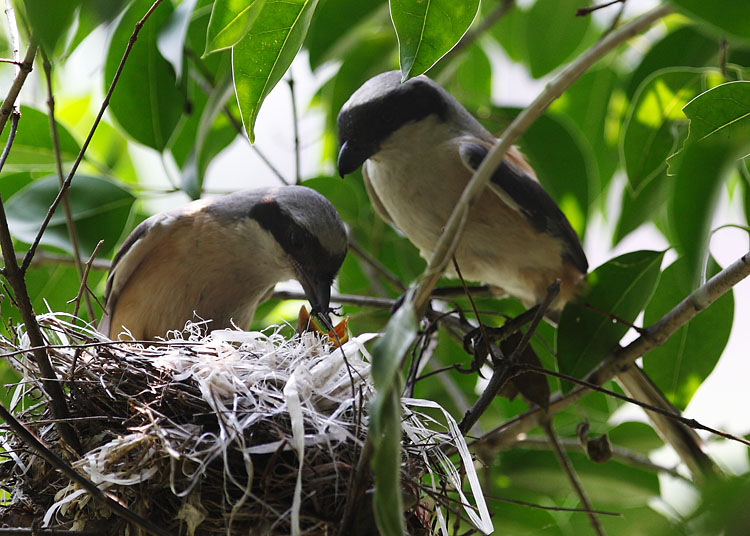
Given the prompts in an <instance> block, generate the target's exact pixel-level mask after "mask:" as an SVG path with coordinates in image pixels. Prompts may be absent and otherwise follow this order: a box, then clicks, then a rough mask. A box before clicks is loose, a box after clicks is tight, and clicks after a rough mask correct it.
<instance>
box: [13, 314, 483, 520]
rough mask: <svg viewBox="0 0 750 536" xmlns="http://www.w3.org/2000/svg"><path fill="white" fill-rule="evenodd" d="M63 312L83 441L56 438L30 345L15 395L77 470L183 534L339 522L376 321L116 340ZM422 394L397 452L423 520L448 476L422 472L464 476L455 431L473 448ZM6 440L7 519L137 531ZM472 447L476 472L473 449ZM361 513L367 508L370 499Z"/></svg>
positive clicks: (46, 324) (57, 336)
mask: <svg viewBox="0 0 750 536" xmlns="http://www.w3.org/2000/svg"><path fill="white" fill-rule="evenodd" d="M66 318H67V317H66V316H65V315H54V314H48V315H43V316H41V317H40V323H41V325H42V326H43V328H44V331H45V334H46V336H47V338H48V340H49V343H50V345H55V347H54V348H50V349H49V355H50V358H51V360H52V363H53V367H54V368H55V370H56V372H57V374H58V376H59V377H60V378H61V379H62V380H63V381H64V383H65V386H66V392H67V400H66V402H67V404H68V408H69V410H70V413H71V417H72V418H71V423H72V424H73V426H74V427H75V429H76V431H77V433H78V436H79V438H80V440H81V443H82V446H83V449H84V454H83V455H82V456H77V455H74V453H71V452H70V451H69V450H66V449H64V448H63V447H62V445H61V442H60V441H59V440H58V436H57V434H56V432H55V428H54V425H53V423H52V421H51V419H52V418H51V414H50V413H49V410H48V409H47V407H46V404H44V403H43V402H44V400H43V399H42V398H41V382H40V381H39V380H38V376H39V374H38V371H37V369H36V365H35V363H34V362H33V360H31V358H28V359H27V358H24V357H20V356H19V357H17V358H15V359H16V363H17V365H18V368H19V370H20V371H21V372H22V374H23V376H24V377H23V380H22V381H21V382H20V383H18V384H17V385H16V387H15V392H14V402H15V404H16V414H17V415H18V416H19V418H20V419H21V420H22V421H24V422H26V423H27V424H28V425H29V426H30V427H31V428H32V429H33V430H34V431H35V432H36V434H37V435H39V436H40V437H41V439H42V440H43V441H44V442H45V443H46V444H47V445H49V446H50V448H51V449H52V450H55V451H56V452H57V453H58V454H62V455H63V456H64V457H66V458H67V459H68V460H70V462H71V464H72V465H73V466H74V467H75V468H76V469H78V470H79V471H80V472H81V473H82V474H84V475H86V476H87V477H88V478H89V479H90V480H92V481H93V482H95V483H96V484H97V485H98V486H99V487H100V488H101V489H105V490H107V491H108V492H110V493H111V494H112V495H113V496H114V497H116V498H117V500H118V501H120V502H121V503H122V504H125V505H127V506H128V507H129V508H130V509H131V510H133V511H135V512H136V513H138V514H140V515H142V516H143V517H147V518H148V519H150V520H151V521H152V522H154V523H156V524H157V525H159V526H161V527H163V528H164V529H165V530H166V531H168V532H172V533H174V534H188V535H208V534H292V533H300V534H311V535H312V534H330V535H333V534H338V530H337V529H338V525H339V523H340V521H341V517H342V514H343V510H344V506H345V504H346V501H347V499H348V497H349V485H350V479H351V475H352V472H353V471H354V469H355V468H356V464H357V461H358V459H359V454H360V450H361V448H362V445H363V443H364V439H365V437H366V433H367V425H368V416H367V409H368V401H369V399H370V397H371V395H372V394H373V388H372V385H371V382H370V365H369V363H368V359H369V355H368V353H367V349H366V348H365V346H364V345H365V343H366V342H368V341H369V340H371V339H372V338H374V337H375V335H371V334H367V335H360V336H358V337H354V338H352V339H350V340H349V341H348V342H346V343H345V344H344V345H343V346H342V347H341V348H333V347H332V345H331V343H330V341H328V340H327V338H326V339H323V338H322V337H319V336H318V335H316V334H312V333H305V334H303V335H297V336H295V337H293V338H292V339H286V338H284V337H283V336H282V335H281V334H280V333H279V329H278V328H273V329H269V330H267V331H265V332H243V331H233V330H222V331H214V332H212V333H211V334H210V335H208V336H207V337H201V336H200V335H199V333H200V330H199V329H197V328H196V329H188V330H187V331H186V332H185V333H171V334H170V339H169V340H168V341H164V342H163V343H159V344H153V345H148V346H144V345H141V344H135V343H122V342H113V341H108V340H106V339H103V338H102V335H101V334H98V333H97V332H95V331H94V330H91V329H88V328H81V327H78V326H76V325H74V324H72V323H71V321H72V320H71V319H69V318H67V320H66ZM69 320H70V321H69ZM183 337H185V338H183ZM2 342H3V346H4V347H5V348H4V351H5V352H10V351H14V350H18V349H23V346H24V344H25V343H24V334H23V333H20V334H19V338H18V341H16V342H11V341H2ZM39 402H42V403H39ZM416 402H417V403H413V401H412V402H408V401H407V402H406V403H405V404H404V408H403V409H404V413H405V420H404V423H405V424H404V427H405V428H404V429H405V432H406V433H405V434H404V439H403V446H404V449H403V452H404V456H403V460H402V482H403V485H404V489H405V493H407V494H409V495H411V496H414V497H415V498H416V500H414V501H412V504H411V505H409V511H407V512H405V516H406V519H407V525H408V526H409V527H410V531H411V532H413V533H415V534H416V533H431V532H432V530H431V525H432V522H431V519H433V518H434V519H437V517H439V518H441V519H442V514H439V515H438V516H437V517H435V516H434V515H433V514H434V513H435V512H436V511H435V510H434V509H435V508H438V507H439V504H440V503H441V496H443V495H445V491H440V492H438V491H437V490H438V489H439V487H438V485H437V482H436V481H435V480H434V478H433V485H432V486H431V487H430V489H427V490H426V488H425V486H424V483H423V477H424V476H425V475H426V474H428V473H430V474H440V475H446V474H447V473H451V471H452V472H454V473H455V475H454V476H453V477H451V476H448V477H447V480H446V481H445V484H446V485H447V487H448V489H450V488H451V487H452V486H455V487H460V486H461V483H460V478H459V477H458V471H456V469H455V467H454V466H453V464H452V463H451V462H450V460H448V458H447V457H445V456H444V455H443V454H442V451H441V446H446V447H447V448H452V447H456V446H457V445H456V441H459V442H461V443H462V448H463V449H464V450H465V443H463V439H462V438H461V437H460V435H457V433H456V430H453V429H452V426H453V427H455V423H452V424H451V422H452V419H451V418H450V416H448V415H447V413H445V412H443V415H444V417H445V419H449V420H450V421H451V422H448V423H447V424H446V425H445V426H444V428H443V429H442V430H435V427H436V423H437V421H435V420H434V419H433V418H427V417H425V416H422V415H421V414H419V413H417V412H416V411H414V410H413V409H411V408H412V407H415V408H416V407H418V406H420V405H422V404H421V401H416ZM433 405H434V404H433ZM434 406H436V405H434ZM437 408H438V409H439V406H437ZM3 440H4V446H5V449H6V451H7V452H8V458H7V459H6V460H5V461H4V462H3V463H2V464H1V465H0V481H2V483H3V485H2V487H3V488H5V489H6V490H13V496H12V501H11V504H10V505H8V506H6V507H5V508H4V513H3V515H2V516H1V517H0V519H2V520H3V521H5V522H6V523H9V522H10V521H9V520H15V522H16V523H17V522H18V519H21V517H23V515H26V518H25V519H27V520H29V519H28V518H29V517H31V518H32V519H31V520H33V521H34V522H35V523H37V524H38V525H39V520H40V519H41V524H40V525H39V526H44V527H56V528H67V529H74V530H83V529H86V530H92V529H95V530H102V533H103V534H128V533H130V534H134V533H136V532H137V531H135V530H134V527H131V526H129V525H128V524H127V523H126V522H125V521H123V520H122V519H119V518H116V517H115V516H113V515H112V514H111V512H110V511H109V510H108V508H107V507H105V506H102V505H101V504H98V503H96V502H95V501H93V500H92V499H91V497H90V496H89V494H88V493H87V492H85V491H84V490H82V489H79V488H78V486H77V485H76V484H74V483H71V482H70V481H69V480H68V479H67V478H65V477H64V476H62V475H61V474H60V473H59V472H57V471H55V470H53V468H51V467H50V466H48V465H47V463H46V462H44V461H43V460H42V459H41V458H40V457H38V456H37V455H36V454H35V453H34V452H32V451H30V450H29V448H28V447H27V446H25V445H23V444H22V441H21V440H20V439H19V438H18V437H16V436H15V435H14V434H12V433H11V432H9V431H7V432H6V433H5V437H4V438H3ZM458 446H459V450H461V445H458ZM463 456H464V458H465V460H464V461H465V462H468V466H469V468H470V472H472V473H473V467H471V460H470V459H469V458H468V450H466V452H465V453H464V454H463ZM446 464H448V465H446ZM433 466H434V467H433ZM444 478H446V477H444ZM452 480H455V482H452ZM370 485H371V483H370ZM477 485H478V483H477ZM425 490H426V491H430V490H431V491H430V493H427V494H425ZM444 498H445V503H446V504H451V507H452V508H455V507H454V506H453V505H452V503H451V502H449V501H450V500H449V499H448V497H447V496H445V497H444ZM482 504H483V503H482ZM438 511H439V510H438ZM485 511H486V508H485ZM467 512H468V510H467ZM357 515H358V516H360V517H362V518H368V519H369V516H371V512H370V511H369V506H367V508H366V510H365V511H363V512H359V513H358V514H357ZM471 515H474V514H473V511H472V512H471ZM19 516H21V517H19ZM438 521H440V520H438ZM442 524H444V523H442ZM16 526H17V525H16ZM26 526H28V525H26ZM366 526H369V527H374V523H373V522H371V521H368V524H367V525H366ZM298 531H299V532H298Z"/></svg>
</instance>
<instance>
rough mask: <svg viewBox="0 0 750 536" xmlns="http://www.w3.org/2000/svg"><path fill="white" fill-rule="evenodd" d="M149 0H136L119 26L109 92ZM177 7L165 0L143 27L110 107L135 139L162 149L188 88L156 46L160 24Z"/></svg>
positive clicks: (108, 71) (107, 77)
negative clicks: (184, 88)
mask: <svg viewBox="0 0 750 536" xmlns="http://www.w3.org/2000/svg"><path fill="white" fill-rule="evenodd" d="M152 4H153V2H152V1H151V0H135V1H134V2H133V3H132V4H131V6H130V7H129V8H128V10H127V11H126V12H125V14H124V15H123V17H122V18H121V19H120V22H119V24H118V25H117V28H116V29H115V32H114V34H113V35H112V39H111V41H110V44H109V50H108V51H107V62H106V65H105V69H104V84H105V91H106V90H107V88H108V87H109V84H110V82H111V81H112V79H113V78H114V75H115V72H116V71H117V68H118V66H119V64H120V60H121V59H122V55H123V52H124V51H125V47H126V46H127V43H128V40H129V39H130V35H131V34H132V33H133V28H134V27H135V24H136V23H137V22H138V21H139V20H141V18H142V17H143V16H144V15H145V14H146V12H147V11H148V9H149V8H150V7H151V5H152ZM172 12H173V9H172V5H171V3H170V2H163V3H162V4H160V5H159V8H158V9H156V10H154V12H153V13H152V14H151V17H149V19H148V20H147V21H146V23H145V24H144V25H143V27H142V28H141V31H140V33H139V34H138V40H137V41H136V42H135V45H134V46H133V49H132V51H131V52H130V56H129V58H128V61H127V63H126V65H125V68H124V69H123V72H122V75H121V76H120V80H119V82H118V84H117V88H116V91H115V92H114V93H113V95H112V100H111V101H110V103H109V111H110V113H112V114H113V115H114V116H115V118H116V119H117V122H118V123H119V124H120V126H121V127H122V128H123V129H124V130H125V131H126V132H127V133H128V134H129V135H130V136H132V137H133V138H134V139H135V140H136V141H138V142H140V143H142V144H144V145H148V146H149V147H152V148H154V149H156V150H158V151H161V150H163V149H164V148H165V147H166V145H167V142H168V141H169V138H170V136H171V135H172V132H173V131H174V129H175V127H176V126H177V123H178V122H179V120H180V118H181V117H182V114H183V112H184V110H185V97H184V93H183V92H181V91H179V89H178V88H177V86H176V79H175V75H174V70H173V69H172V66H171V65H170V63H169V62H168V61H167V60H165V59H164V58H163V57H162V56H161V54H159V52H158V50H157V39H158V37H159V32H160V31H161V28H162V27H163V25H164V24H165V23H166V21H167V20H169V18H170V16H171V15H172Z"/></svg>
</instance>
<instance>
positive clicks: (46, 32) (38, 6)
mask: <svg viewBox="0 0 750 536" xmlns="http://www.w3.org/2000/svg"><path fill="white" fill-rule="evenodd" d="M23 3H24V6H25V7H26V18H27V19H28V23H29V26H30V27H31V32H32V34H33V36H34V37H35V38H36V39H37V40H39V42H40V43H41V45H42V48H43V49H44V51H45V52H46V53H47V56H49V57H50V58H52V57H54V55H55V48H56V47H57V44H58V42H59V41H60V39H61V38H62V37H63V36H64V35H65V34H66V33H68V31H70V29H71V27H72V25H73V20H74V15H75V12H76V10H77V9H78V7H79V5H80V3H81V2H80V0H78V1H76V0H55V1H50V0H23Z"/></svg>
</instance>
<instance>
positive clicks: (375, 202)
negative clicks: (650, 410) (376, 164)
mask: <svg viewBox="0 0 750 536" xmlns="http://www.w3.org/2000/svg"><path fill="white" fill-rule="evenodd" d="M362 179H363V180H364V183H365V190H367V195H368V196H369V198H370V201H371V202H372V206H373V207H375V212H377V213H378V216H380V217H381V218H382V219H383V221H385V222H386V223H388V224H389V225H391V226H392V227H395V228H398V226H397V225H396V224H395V223H393V218H391V215H390V214H388V211H387V210H386V209H385V206H384V205H383V202H382V201H381V200H380V198H379V197H378V194H376V193H375V190H374V189H373V187H372V182H370V177H369V175H368V174H367V162H365V165H363V166H362Z"/></svg>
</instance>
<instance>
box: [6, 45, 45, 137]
mask: <svg viewBox="0 0 750 536" xmlns="http://www.w3.org/2000/svg"><path fill="white" fill-rule="evenodd" d="M36 49H37V46H36V43H33V42H32V43H31V44H30V45H29V48H28V49H26V56H25V57H24V59H23V62H21V65H20V66H19V67H18V69H17V70H18V72H17V73H16V77H15V78H14V79H13V84H12V85H11V86H10V89H9V90H8V95H7V96H6V97H5V99H4V100H3V104H2V106H0V134H2V132H3V130H5V124H6V123H7V122H8V117H9V116H10V114H11V112H12V111H13V108H14V107H15V106H16V99H17V98H18V94H19V93H20V91H21V88H22V87H23V84H24V82H25V81H26V77H27V76H28V74H29V73H30V72H31V69H32V68H33V66H34V56H36Z"/></svg>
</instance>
